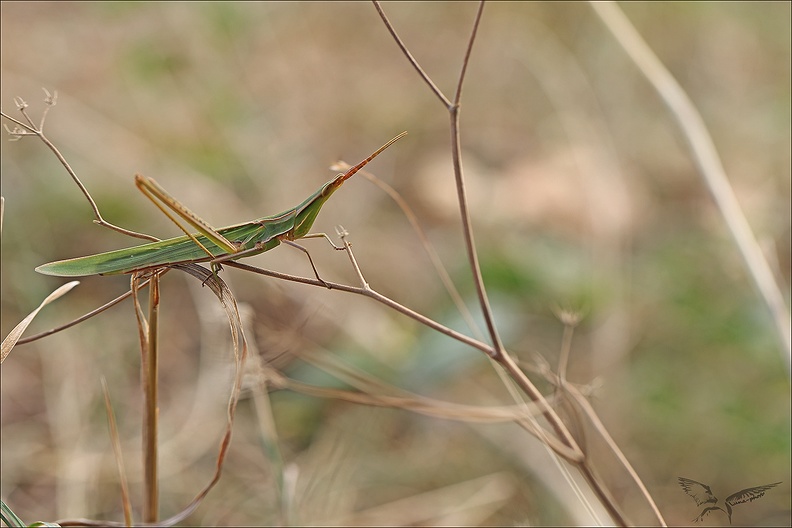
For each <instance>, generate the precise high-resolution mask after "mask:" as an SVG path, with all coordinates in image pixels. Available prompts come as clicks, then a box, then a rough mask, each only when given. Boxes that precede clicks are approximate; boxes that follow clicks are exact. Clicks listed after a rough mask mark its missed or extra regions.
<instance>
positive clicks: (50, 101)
mask: <svg viewBox="0 0 792 528" xmlns="http://www.w3.org/2000/svg"><path fill="white" fill-rule="evenodd" d="M45 92H46V93H47V98H46V99H45V103H46V104H47V107H46V108H45V110H44V113H43V115H42V117H41V122H40V124H39V125H38V126H37V125H36V124H35V123H34V122H33V120H32V119H31V118H30V116H28V114H27V110H26V108H27V106H28V105H27V103H26V102H25V101H23V100H22V99H21V98H19V97H17V98H16V101H17V107H18V108H19V111H20V113H21V114H22V115H23V116H24V117H25V120H26V121H27V124H25V123H23V122H22V121H19V120H18V119H14V118H13V117H11V116H9V115H8V114H6V113H4V112H0V115H2V116H3V117H5V118H6V119H8V120H9V121H11V122H13V123H14V124H16V125H17V127H21V129H15V130H9V133H10V134H11V135H12V136H16V137H17V138H19V137H22V136H37V137H38V138H39V139H40V140H41V141H43V142H44V144H45V145H47V147H48V148H49V149H50V150H51V151H52V152H53V154H55V157H57V158H58V161H60V163H61V165H63V167H64V168H65V169H66V172H68V173H69V176H71V178H72V180H74V183H76V184H77V187H79V188H80V191H81V192H82V193H83V195H84V196H85V198H86V200H88V203H89V204H91V209H93V212H94V216H95V217H96V218H95V219H94V223H95V224H98V225H101V226H104V227H107V228H110V229H112V230H114V231H118V232H119V233H123V234H125V235H129V236H131V237H135V238H142V239H144V240H150V241H152V242H157V241H158V240H159V239H158V238H156V237H153V236H151V235H146V234H144V233H138V232H136V231H130V230H129V229H124V228H123V227H118V226H117V225H114V224H111V223H110V222H107V221H105V219H104V218H102V214H101V213H100V212H99V207H98V206H97V205H96V202H94V199H93V197H91V194H90V193H89V192H88V189H86V188H85V185H83V183H82V182H81V181H80V178H78V177H77V173H76V172H74V170H73V169H72V168H71V165H69V162H68V161H66V158H64V157H63V154H61V153H60V151H59V150H58V148H57V147H56V146H55V145H53V144H52V142H51V141H50V140H49V139H48V138H47V136H45V135H44V120H45V119H46V117H47V112H48V111H49V109H50V108H52V107H53V106H55V100H56V98H57V97H56V96H57V92H56V93H55V95H52V96H51V95H50V94H49V92H47V91H46V90H45Z"/></svg>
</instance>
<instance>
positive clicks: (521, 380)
mask: <svg viewBox="0 0 792 528" xmlns="http://www.w3.org/2000/svg"><path fill="white" fill-rule="evenodd" d="M373 2H374V6H375V8H376V9H377V12H378V13H379V15H380V17H381V18H382V20H383V22H384V23H385V26H386V27H387V28H388V31H389V32H390V33H391V35H392V36H393V38H394V40H395V41H396V43H397V45H398V46H399V48H400V49H401V50H402V52H403V53H404V55H405V57H406V58H407V59H408V60H409V61H410V63H411V64H412V65H413V67H414V68H415V70H416V71H417V72H418V74H419V75H420V76H421V78H423V79H424V81H425V82H426V83H427V85H429V87H430V88H431V89H432V91H433V92H434V93H435V95H437V97H438V98H439V99H440V100H441V101H442V102H443V104H444V105H445V106H446V109H447V110H448V112H449V117H450V120H451V149H452V161H453V166H454V176H455V179H456V186H457V198H458V202H459V208H460V216H461V219H462V227H463V234H464V237H465V245H466V250H467V255H468V261H469V263H470V266H471V271H472V273H473V280H474V283H475V286H476V291H477V293H478V298H479V303H480V305H481V309H482V312H483V315H484V319H485V321H486V324H487V329H488V331H489V334H490V337H491V339H492V343H493V347H492V348H491V349H490V350H489V351H486V353H487V354H489V355H490V357H492V358H493V359H494V360H495V361H497V362H498V363H499V364H500V365H501V366H502V367H503V368H504V369H505V370H506V372H507V373H508V374H509V376H510V377H511V378H512V380H513V381H514V382H515V383H516V384H517V385H518V386H519V387H520V389H521V390H523V391H524V392H525V394H527V395H528V397H529V398H530V399H531V400H532V401H533V402H534V403H535V404H536V405H537V406H538V407H539V408H540V409H541V410H542V413H543V415H544V417H545V419H546V420H547V421H548V422H549V423H550V425H551V426H552V428H553V430H554V431H555V433H556V435H557V437H558V440H560V441H561V442H562V443H563V445H564V446H565V447H566V448H568V449H567V450H566V451H567V454H566V455H562V456H567V455H568V454H569V453H568V451H571V454H572V455H573V456H570V457H569V458H568V460H569V461H570V462H574V463H577V464H578V466H579V468H580V470H581V472H582V474H583V475H584V477H585V478H586V480H587V481H588V482H589V484H590V485H591V486H592V489H593V491H594V492H595V493H596V494H597V496H598V498H599V499H600V501H601V502H602V504H603V505H604V506H605V507H606V508H607V510H608V512H609V514H610V515H611V516H612V518H613V519H614V521H616V522H617V523H618V524H620V525H622V526H626V525H627V519H626V517H625V516H624V515H623V514H622V512H621V511H620V510H619V508H618V507H617V506H616V502H615V501H614V499H613V497H611V496H610V494H609V493H608V492H607V490H606V489H605V487H604V486H603V485H602V483H601V481H600V480H599V479H598V477H597V476H596V475H595V474H594V472H593V471H592V469H591V468H590V467H589V466H588V464H587V463H586V462H585V455H584V453H583V452H582V451H581V450H580V447H579V446H578V444H577V443H576V442H575V440H574V438H573V437H572V435H571V434H570V432H569V430H568V429H567V427H566V426H565V425H564V423H563V421H562V420H561V418H560V417H559V416H558V415H557V414H556V412H555V411H554V410H553V408H552V407H551V406H550V405H549V403H548V402H547V400H546V399H545V398H544V396H543V395H542V394H541V392H540V391H539V390H538V389H537V388H536V387H535V386H534V384H533V383H532V382H531V381H530V380H529V379H528V377H527V376H526V375H525V373H524V372H523V371H522V370H521V369H520V368H519V366H518V365H517V364H516V363H515V361H514V360H513V359H512V358H511V356H510V355H509V354H508V352H507V351H506V350H505V348H504V346H503V343H502V341H501V339H500V336H499V334H498V331H497V329H496V327H495V323H494V317H493V315H492V310H491V308H490V304H489V300H488V297H487V293H486V289H485V287H484V282H483V279H482V276H481V270H480V266H479V262H478V256H477V253H476V245H475V241H474V238H473V230H472V226H471V221H470V213H469V208H468V205H467V195H466V192H465V184H464V177H463V171H462V157H461V146H460V129H459V112H460V103H461V97H462V87H463V84H464V78H465V72H466V70H467V65H468V63H469V60H470V54H471V51H472V48H473V43H474V41H475V37H476V31H477V29H478V26H479V22H480V20H481V15H482V12H483V9H484V2H483V0H482V2H480V4H479V9H478V11H477V13H476V19H475V22H474V25H473V30H472V31H471V35H470V39H469V41H468V45H467V48H466V50H465V58H464V60H463V63H462V69H461V72H460V75H459V81H458V84H457V89H456V95H455V97H454V102H453V103H449V101H448V99H447V98H446V97H445V96H444V95H443V94H442V92H441V91H440V90H439V89H438V88H437V86H436V85H435V84H434V83H433V82H432V80H431V79H430V78H429V76H428V75H427V74H426V73H425V72H424V71H423V69H422V68H421V67H420V65H419V64H418V62H417V61H416V60H415V58H414V57H413V56H412V54H411V53H410V52H409V50H407V47H406V46H405V45H404V43H403V42H402V41H401V38H400V37H399V36H398V34H397V33H396V31H395V29H394V28H393V26H392V25H391V24H390V21H389V20H388V18H387V16H386V15H385V13H384V12H383V10H382V8H381V7H380V5H379V3H378V2H377V1H376V0H373ZM347 251H348V252H349V253H350V255H351V252H350V251H349V248H348V247H347ZM356 269H357V267H356ZM357 271H358V275H359V276H360V278H361V281H362V284H363V287H364V290H368V291H370V288H369V287H368V284H366V282H365V280H363V277H362V275H361V274H360V272H359V269H358V270H357ZM366 295H369V294H368V293H367V294H366ZM369 296H372V295H369ZM378 300H379V299H378ZM381 302H382V301H381ZM402 313H404V312H402ZM520 423H521V425H523V426H524V427H525V428H526V429H528V430H529V431H532V432H533V433H534V434H536V435H537V436H539V437H540V438H541V439H542V440H544V441H545V442H546V443H547V445H549V446H551V447H553V449H555V450H556V452H558V453H559V454H562V453H564V451H562V450H558V449H557V446H558V442H557V441H556V439H555V438H552V437H550V436H549V435H547V434H546V433H545V431H544V430H543V429H542V428H540V427H539V426H538V425H534V424H530V423H525V422H524V421H521V422H520Z"/></svg>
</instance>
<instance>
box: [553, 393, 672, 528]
mask: <svg viewBox="0 0 792 528" xmlns="http://www.w3.org/2000/svg"><path fill="white" fill-rule="evenodd" d="M566 390H567V394H571V395H572V397H573V398H574V399H575V401H577V403H578V405H580V407H581V409H583V412H585V413H586V415H587V416H588V417H589V420H591V423H592V424H594V427H595V428H596V429H597V432H598V433H599V434H600V436H602V438H603V439H604V440H605V442H606V443H607V444H608V447H609V448H610V449H611V451H613V454H614V455H616V458H618V459H619V462H621V464H622V465H623V466H624V468H625V469H626V470H627V472H628V473H629V474H630V477H632V479H633V481H634V482H635V484H636V485H637V486H638V488H639V489H640V490H641V494H643V496H644V498H645V499H646V501H647V502H648V503H649V506H650V507H651V508H652V511H653V512H654V514H655V516H656V517H657V520H658V521H659V522H660V525H661V526H668V525H667V524H666V521H665V518H663V514H662V513H660V509H659V508H658V507H657V504H655V501H654V499H653V498H652V495H651V494H650V493H649V490H648V489H646V486H645V485H644V483H643V481H642V480H641V477H639V476H638V473H637V472H636V471H635V469H634V468H633V467H632V464H630V461H629V460H627V457H626V456H624V453H623V452H622V450H621V449H619V446H618V445H617V444H616V441H615V440H614V439H613V437H612V436H611V435H610V433H608V429H607V428H606V427H605V424H603V423H602V421H601V420H600V419H599V416H598V415H597V412H596V411H595V410H594V408H593V407H592V406H591V403H589V401H588V400H587V399H586V397H585V396H583V394H581V392H580V391H579V390H578V389H577V387H571V386H569V384H567V386H566Z"/></svg>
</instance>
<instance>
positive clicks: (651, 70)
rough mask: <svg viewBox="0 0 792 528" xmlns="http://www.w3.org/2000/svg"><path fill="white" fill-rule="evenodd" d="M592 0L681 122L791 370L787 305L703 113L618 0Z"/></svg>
mask: <svg viewBox="0 0 792 528" xmlns="http://www.w3.org/2000/svg"><path fill="white" fill-rule="evenodd" d="M590 5H591V7H592V8H593V9H594V11H595V12H596V13H597V15H599V17H600V18H601V19H602V21H603V22H604V23H605V25H606V26H607V27H608V29H609V30H610V31H611V33H613V36H614V37H615V38H616V40H617V41H618V42H619V44H620V45H621V46H622V47H623V48H624V51H626V52H627V54H628V55H629V56H630V58H631V59H632V60H633V62H635V64H636V66H638V68H639V69H640V70H641V73H643V74H644V75H645V76H646V78H647V80H648V81H649V83H650V84H651V85H652V87H653V88H654V89H655V90H657V93H658V94H659V95H660V97H661V98H662V99H663V101H664V102H665V104H666V105H667V106H668V108H669V110H670V111H671V114H672V115H673V116H674V117H675V118H676V120H677V121H678V122H679V126H680V128H681V130H682V133H683V135H684V137H685V139H686V140H687V142H688V143H689V145H690V149H691V152H692V154H693V158H694V160H695V162H696V164H697V165H698V168H699V171H700V173H701V176H702V178H703V179H704V182H705V184H706V185H707V188H708V189H709V191H710V193H711V194H712V197H713V199H714V200H715V203H716V204H717V206H718V210H719V211H720V213H721V216H722V217H723V220H724V222H725V224H726V226H727V227H728V230H729V232H730V233H731V235H732V238H733V239H734V242H735V244H736V245H737V248H738V249H739V251H740V254H741V256H742V258H743V260H744V262H745V266H746V268H747V269H748V273H749V274H750V276H751V279H753V282H754V284H755V285H756V288H757V289H758V290H759V293H760V294H761V296H762V299H763V300H764V302H765V304H766V305H767V308H768V310H769V311H770V314H771V317H772V319H773V322H774V324H775V326H776V329H777V331H778V334H779V338H780V340H781V342H782V344H783V347H784V350H783V352H784V353H785V357H784V359H785V361H786V365H787V370H788V371H789V372H790V373H792V323H791V322H790V314H789V307H787V305H786V302H785V301H784V295H783V294H782V293H781V289H780V288H779V287H778V284H777V283H776V280H775V278H774V277H773V272H772V270H771V268H770V265H769V264H768V262H767V259H766V258H765V255H764V253H763V252H762V248H761V247H760V246H759V243H758V242H757V240H756V237H755V236H754V233H753V231H752V229H751V226H750V224H748V220H747V219H746V218H745V214H744V213H743V211H742V208H741V207H740V202H738V201H737V197H736V196H735V194H734V189H733V188H732V185H731V183H729V179H728V178H727V176H726V171H725V169H724V168H723V163H722V161H721V158H720V155H719V154H718V151H717V149H716V148H715V144H714V142H713V140H712V136H711V135H710V133H709V131H708V130H707V126H706V125H705V123H704V119H703V118H702V117H701V114H700V113H699V112H698V110H697V109H696V107H695V106H694V105H693V102H692V101H691V100H690V97H688V95H687V93H685V90H684V89H683V88H682V86H680V84H679V83H678V82H677V81H676V79H675V78H674V76H673V75H671V73H670V72H669V71H668V69H667V68H666V67H665V66H664V65H663V63H662V62H660V59H659V58H658V57H657V55H655V53H654V52H653V51H652V49H651V48H650V47H649V45H648V44H647V43H646V41H645V40H644V39H643V37H641V35H640V34H639V33H638V31H637V30H636V29H635V27H633V25H632V24H631V23H630V21H629V19H628V18H627V17H626V16H625V15H624V12H623V11H621V9H619V7H618V5H617V4H616V3H614V2H591V3H590Z"/></svg>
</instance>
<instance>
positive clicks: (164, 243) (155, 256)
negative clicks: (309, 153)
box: [36, 132, 407, 283]
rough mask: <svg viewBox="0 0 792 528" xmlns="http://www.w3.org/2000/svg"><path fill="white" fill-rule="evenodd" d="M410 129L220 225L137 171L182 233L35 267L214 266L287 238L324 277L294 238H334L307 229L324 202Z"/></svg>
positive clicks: (102, 270) (53, 270) (59, 270)
mask: <svg viewBox="0 0 792 528" xmlns="http://www.w3.org/2000/svg"><path fill="white" fill-rule="evenodd" d="M406 134H407V132H402V133H401V134H399V135H398V136H396V137H395V138H393V139H391V140H390V141H388V142H387V143H385V144H384V145H383V146H382V147H380V148H379V149H377V150H376V151H375V152H374V153H373V154H371V155H370V156H369V157H367V158H366V159H364V160H363V161H361V162H360V163H358V164H357V165H355V166H354V167H352V168H350V169H349V170H348V171H346V172H345V173H341V174H338V175H337V176H336V177H335V178H333V179H332V180H330V181H328V182H327V183H325V184H324V185H322V186H321V187H320V188H319V189H318V190H317V191H316V192H315V193H313V194H312V195H311V196H309V197H308V198H306V199H305V200H303V202H302V203H301V204H300V205H298V206H296V207H292V208H291V209H287V210H286V211H283V212H282V213H278V214H276V215H272V216H265V217H263V218H259V219H258V220H253V221H251V222H245V223H243V224H237V225H233V226H229V227H224V228H222V229H217V230H216V229H214V228H213V227H211V226H210V225H209V224H207V223H206V222H204V221H203V220H201V219H200V218H199V217H198V216H196V215H195V214H194V213H192V212H191V211H190V210H189V209H187V208H186V207H184V206H183V205H182V204H181V203H179V202H178V201H176V200H175V199H174V198H173V197H171V196H170V195H169V194H168V193H167V192H166V191H165V189H163V188H162V187H160V185H159V184H157V182H155V181H154V180H152V179H151V178H146V177H144V176H141V175H139V174H138V175H135V185H137V187H138V189H139V190H140V191H141V192H142V193H143V194H144V195H146V196H147V197H148V198H149V199H151V200H152V202H154V204H155V205H156V206H157V207H159V209H160V210H161V211H162V212H163V213H165V214H166V215H167V216H168V217H169V218H170V219H171V220H173V221H174V222H175V223H176V224H177V225H178V226H179V228H180V229H182V231H184V232H185V235H184V236H179V237H175V238H169V239H167V240H160V241H159V242H152V243H149V244H143V245H140V246H134V247H130V248H126V249H118V250H116V251H109V252H107V253H99V254H98V255H89V256H86V257H78V258H73V259H67V260H58V261H56V262H50V263H48V264H43V265H41V266H39V267H37V268H36V271H38V272H39V273H43V274H44V275H55V276H57V277H82V276H87V275H114V274H120V273H132V272H137V271H143V270H152V269H156V268H163V267H168V266H171V265H174V264H185V263H192V262H207V261H208V262H209V263H210V264H211V266H212V268H213V270H215V269H216V268H217V267H218V266H219V264H221V263H222V262H224V261H227V260H236V259H239V258H243V257H249V256H252V255H258V254H259V253H263V252H265V251H269V250H270V249H272V248H274V247H276V246H278V245H280V243H281V242H283V243H286V244H289V245H292V246H294V247H296V248H297V249H300V250H301V251H303V252H305V254H306V255H307V256H308V260H309V261H310V262H311V267H312V268H313V270H314V274H316V278H317V279H319V281H320V282H322V283H324V281H323V280H322V279H321V278H320V277H319V273H318V272H317V271H316V266H314V263H313V260H312V259H311V255H310V254H309V253H308V250H307V249H305V248H304V247H302V246H300V245H299V244H296V243H294V242H293V241H294V240H297V239H300V238H317V237H323V238H325V239H327V240H328V241H329V242H330V243H331V244H333V242H332V241H331V240H330V238H329V237H328V236H327V235H326V234H324V233H309V231H310V229H311V226H312V225H313V223H314V220H316V216H317V215H318V214H319V211H320V210H321V209H322V206H323V205H324V204H325V202H326V201H327V200H328V199H329V198H330V196H331V195H332V194H333V193H334V192H335V191H336V190H337V189H338V188H339V187H341V185H342V184H343V183H344V182H345V181H346V180H348V179H349V178H351V177H352V176H353V175H354V174H355V173H356V172H358V171H359V170H360V169H362V168H363V167H364V166H365V165H366V164H367V163H369V162H370V161H371V160H373V159H374V158H375V157H377V156H378V155H379V154H380V153H381V152H382V151H383V150H385V149H386V148H388V147H389V146H391V145H392V144H393V143H395V142H396V141H398V140H399V139H401V138H402V137H403V136H404V135H406ZM157 199H158V200H160V201H161V202H162V203H163V204H164V205H165V206H167V207H168V208H170V209H171V210H173V211H174V212H175V213H176V214H177V215H179V216H180V217H182V219H184V220H185V221H186V222H187V223H189V224H190V225H192V226H193V227H194V228H196V229H197V230H198V231H200V234H193V233H190V232H189V231H187V229H185V228H184V227H183V226H182V225H181V223H179V221H178V220H177V219H175V218H174V217H173V216H172V215H171V214H170V213H169V212H168V211H167V210H166V209H165V208H164V207H163V206H162V205H160V204H159V203H158V202H157V201H156V200H157ZM333 247H335V248H336V249H343V247H338V246H336V245H335V244H333Z"/></svg>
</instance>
